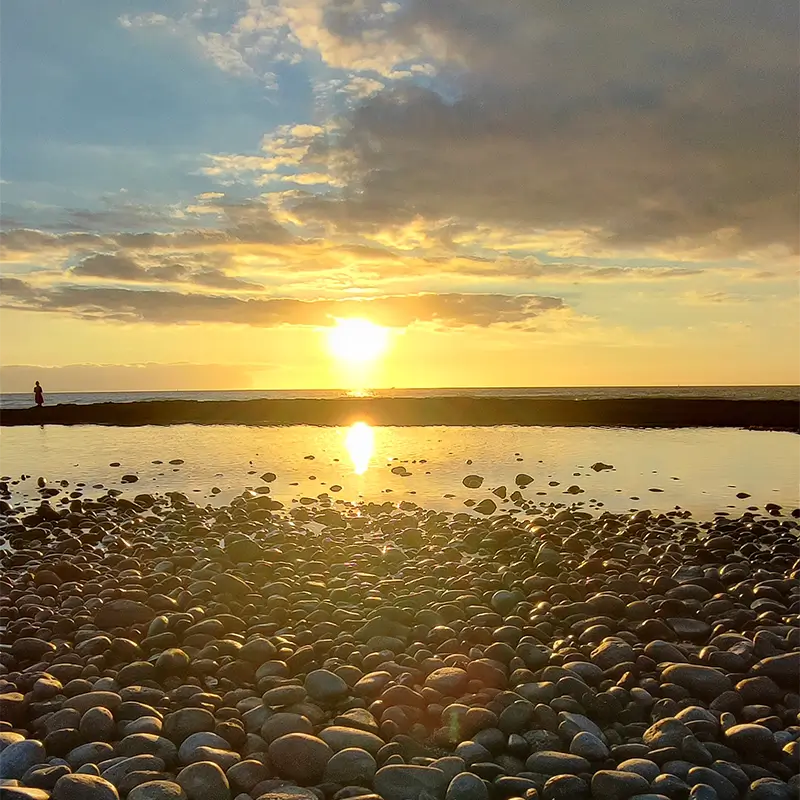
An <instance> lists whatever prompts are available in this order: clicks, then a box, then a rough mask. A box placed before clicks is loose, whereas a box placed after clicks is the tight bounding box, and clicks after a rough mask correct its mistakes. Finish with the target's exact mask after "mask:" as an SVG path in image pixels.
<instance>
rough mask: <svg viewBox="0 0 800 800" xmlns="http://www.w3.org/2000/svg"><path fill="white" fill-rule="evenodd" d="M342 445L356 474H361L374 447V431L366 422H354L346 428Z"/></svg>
mask: <svg viewBox="0 0 800 800" xmlns="http://www.w3.org/2000/svg"><path fill="white" fill-rule="evenodd" d="M344 446H345V447H346V448H347V453H348V455H349V456H350V460H351V461H352V462H353V469H354V471H355V473H356V475H363V474H364V473H365V472H366V471H367V468H368V467H369V462H370V459H371V458H372V451H373V450H374V449H375V431H373V430H372V427H371V426H370V425H367V423H366V422H356V423H354V424H353V425H351V426H350V427H349V428H348V429H347V435H346V436H345V439H344Z"/></svg>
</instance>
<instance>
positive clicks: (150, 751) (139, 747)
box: [115, 733, 178, 764]
mask: <svg viewBox="0 0 800 800" xmlns="http://www.w3.org/2000/svg"><path fill="white" fill-rule="evenodd" d="M115 749H116V751H117V753H118V754H119V755H121V756H139V755H152V756H158V758H160V759H163V761H164V762H165V763H166V764H174V763H175V762H176V761H177V760H178V748H177V747H176V746H175V744H174V743H173V742H171V741H170V740H169V739H167V738H165V737H163V736H159V735H158V734H153V733H131V734H129V735H128V736H126V737H124V738H123V739H121V740H120V741H119V742H118V743H117V745H116V748H115Z"/></svg>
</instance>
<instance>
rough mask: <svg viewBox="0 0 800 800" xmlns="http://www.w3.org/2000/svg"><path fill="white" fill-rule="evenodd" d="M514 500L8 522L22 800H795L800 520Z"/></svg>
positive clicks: (1, 738)
mask: <svg viewBox="0 0 800 800" xmlns="http://www.w3.org/2000/svg"><path fill="white" fill-rule="evenodd" d="M404 472H407V470H405V468H404ZM254 474H256V473H254ZM528 477H531V476H528ZM537 480H538V476H537ZM263 488H264V489H265V488H266V487H263ZM492 497H493V498H494V499H493V500H491V501H489V502H490V503H491V507H490V506H488V505H487V506H486V507H485V508H491V513H490V514H489V515H488V516H487V517H486V518H483V517H481V516H477V515H476V514H475V513H473V512H470V513H469V514H467V513H461V514H450V513H445V512H439V511H431V510H426V509H422V508H420V507H419V506H416V505H414V504H413V503H408V502H401V503H399V504H392V503H388V502H387V503H359V504H353V505H350V504H348V503H343V502H339V501H336V500H335V499H334V498H332V497H330V496H327V495H320V497H319V498H305V499H303V500H302V502H298V503H294V504H289V505H285V506H282V505H280V504H277V505H276V504H275V500H274V499H273V498H272V497H271V496H270V495H268V494H267V493H266V492H263V491H261V492H259V491H254V492H251V493H248V492H245V493H243V494H242V495H240V496H239V497H237V498H235V499H234V500H233V501H231V503H230V504H229V505H223V506H219V507H212V506H201V505H195V504H194V503H193V502H192V501H191V500H189V499H188V498H187V497H186V496H183V495H179V494H177V493H172V494H171V495H169V496H166V497H162V496H160V495H158V494H155V493H152V494H148V495H136V496H135V497H134V498H133V499H130V498H126V496H125V495H120V494H111V493H109V494H107V495H104V496H103V497H102V498H100V499H98V500H88V499H86V498H82V499H81V504H80V505H73V506H67V507H66V508H64V513H65V514H69V515H72V516H70V517H69V518H67V517H66V516H65V517H64V519H65V520H67V521H68V523H69V524H67V525H65V526H64V527H60V525H59V524H56V523H57V519H56V518H58V520H60V519H62V518H61V517H59V516H58V514H59V513H61V511H60V510H59V511H58V512H55V511H54V508H56V506H49V505H48V508H50V511H42V512H41V514H40V513H38V512H37V511H36V508H37V506H33V508H32V509H30V510H25V511H14V512H13V513H9V512H8V510H6V511H4V513H3V514H0V544H2V545H3V547H2V548H0V567H2V576H1V577H0V613H2V615H3V618H4V620H5V621H6V632H5V634H4V639H3V641H4V646H3V648H2V649H0V712H2V714H1V715H0V716H2V719H3V720H6V722H5V723H3V725H0V751H2V752H0V765H2V767H3V770H4V771H3V779H4V780H5V781H6V783H5V784H4V788H3V794H4V795H6V794H8V793H9V792H11V791H14V792H16V793H17V795H18V796H20V793H23V794H22V795H21V796H24V793H26V792H27V793H28V796H29V797H31V796H33V797H35V796H36V793H42V792H44V793H45V794H47V793H48V792H49V793H50V794H52V795H53V798H55V792H56V789H57V788H58V789H59V791H60V792H69V791H72V792H73V796H80V797H88V798H91V797H92V796H93V795H92V794H88V795H87V794H86V792H90V793H91V792H99V793H100V794H99V795H98V796H101V797H108V796H111V797H114V796H116V795H119V796H121V797H129V798H132V800H162V798H163V799H164V800H167V799H169V798H185V800H195V799H197V800H199V798H203V800H206V799H207V798H208V800H218V799H222V798H225V800H228V799H229V798H230V800H232V799H233V798H237V800H259V798H261V797H268V798H270V800H276V799H277V800H301V799H302V800H323V798H324V800H346V799H347V798H348V797H362V798H365V800H367V799H369V800H380V798H383V800H459V798H460V797H463V798H465V800H470V798H473V797H474V798H475V800H487V799H488V797H489V796H491V797H492V798H494V797H497V798H525V800H535V798H542V800H562V799H563V800H588V798H590V797H593V798H598V800H599V798H600V797H602V798H604V800H605V798H610V800H616V798H619V799H620V800H631V798H637V800H656V799H657V800H663V798H668V800H684V798H686V797H687V796H688V795H690V794H691V795H692V796H695V797H700V798H702V797H712V798H713V797H717V798H719V800H734V798H736V800H745V798H746V800H759V798H764V800H783V798H785V797H788V796H791V793H792V792H793V791H795V790H796V788H797V786H798V784H800V781H799V780H798V779H797V778H796V777H793V776H795V775H796V773H797V770H798V766H800V763H799V762H800V745H798V741H800V738H799V734H798V732H799V731H800V725H798V718H797V709H798V707H800V697H799V696H798V694H797V680H796V678H797V674H798V666H799V665H800V662H798V656H797V653H798V651H799V650H800V635H798V633H797V620H798V614H799V613H800V605H798V603H800V595H798V593H797V589H796V585H797V578H798V577H800V559H798V557H797V553H796V539H795V538H794V537H795V536H796V531H797V525H798V523H797V522H796V519H795V518H791V519H787V518H785V517H775V518H770V519H765V518H763V517H758V516H757V515H753V516H750V517H748V516H744V517H742V518H739V519H734V518H733V517H732V516H728V517H726V518H722V517H719V518H717V519H712V520H709V521H698V520H694V519H692V518H689V517H685V516H684V515H683V513H682V512H680V511H676V512H675V513H674V514H652V513H650V512H645V511H642V512H638V513H631V514H607V513H603V514H601V515H600V516H592V514H593V513H595V512H593V511H592V510H591V509H589V510H584V509H585V508H586V507H585V506H578V505H575V506H566V505H563V506H562V505H559V504H552V505H547V504H537V503H534V502H533V501H532V500H528V499H525V498H524V497H523V496H522V493H521V492H516V491H515V492H510V491H496V490H492ZM475 499H476V501H477V500H478V499H479V498H475ZM496 501H497V502H496ZM500 501H503V502H502V503H500ZM498 503H500V506H499V508H500V510H499V511H498V510H497V504H498ZM4 508H5V507H4ZM475 508H477V510H478V512H480V511H481V509H480V508H479V507H478V506H476V507H475ZM9 509H11V510H12V511H13V509H12V508H11V506H9ZM67 509H70V510H69V511H68V510H67ZM515 510H521V511H523V512H525V513H524V514H519V515H515V514H509V513H507V512H508V511H515ZM54 514H55V516H54ZM643 545H644V546H643ZM567 750H568V751H569V752H565V751H567ZM71 770H74V771H76V772H77V773H79V774H72V773H71V772H70V771H71ZM9 771H10V774H9ZM11 775H16V777H12V776H11ZM67 779H69V780H67ZM14 781H18V782H19V781H21V782H22V783H25V784H29V785H25V786H18V785H17V786H15V785H14V784H13V782H14ZM298 784H300V785H298ZM71 785H73V788H72V789H70V786H71ZM75 786H77V788H75ZM59 787H60V788H59ZM109 787H110V788H109ZM114 787H116V788H114ZM31 792H32V793H34V794H33V795H31V794H30V793H31ZM76 792H78V793H79V794H75V793H76ZM81 792H82V794H81ZM109 792H111V793H112V794H109ZM787 793H788V794H787ZM65 796H67V797H68V796H69V795H65ZM55 800H58V799H57V798H55Z"/></svg>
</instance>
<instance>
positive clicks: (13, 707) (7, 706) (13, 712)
mask: <svg viewBox="0 0 800 800" xmlns="http://www.w3.org/2000/svg"><path fill="white" fill-rule="evenodd" d="M25 706H26V700H25V695H24V694H21V693H20V692H3V693H2V694H0V719H2V720H5V721H6V722H10V723H11V724H12V725H15V724H18V723H20V722H22V721H23V720H24V717H25Z"/></svg>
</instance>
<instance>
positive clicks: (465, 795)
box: [445, 772, 489, 800]
mask: <svg viewBox="0 0 800 800" xmlns="http://www.w3.org/2000/svg"><path fill="white" fill-rule="evenodd" d="M445 800H489V790H488V789H487V788H486V784H485V783H484V782H483V781H482V780H481V779H480V778H479V777H478V776H477V775H474V774H473V773H471V772H461V773H459V774H458V775H456V776H455V777H454V778H453V780H451V781H450V784H449V786H448V787H447V791H446V792H445Z"/></svg>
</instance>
